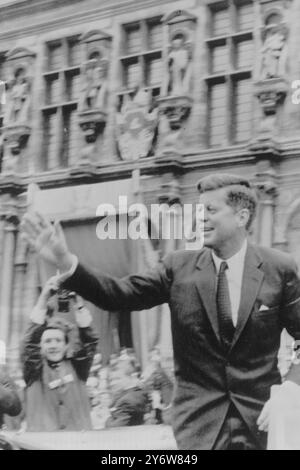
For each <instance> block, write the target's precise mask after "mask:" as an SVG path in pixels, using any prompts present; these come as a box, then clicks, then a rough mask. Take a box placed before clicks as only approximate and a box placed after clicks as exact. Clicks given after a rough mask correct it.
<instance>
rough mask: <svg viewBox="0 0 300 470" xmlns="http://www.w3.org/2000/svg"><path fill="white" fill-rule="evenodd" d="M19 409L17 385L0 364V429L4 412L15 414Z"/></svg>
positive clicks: (19, 411)
mask: <svg viewBox="0 0 300 470" xmlns="http://www.w3.org/2000/svg"><path fill="white" fill-rule="evenodd" d="M21 411H22V405H21V401H20V398H19V396H18V393H17V387H16V386H15V384H14V383H13V381H12V380H11V379H10V377H9V375H8V374H7V371H6V367H5V366H3V365H0V429H1V427H2V425H3V420H4V414H7V415H9V416H17V415H18V414H20V413H21ZM0 448H1V446H0Z"/></svg>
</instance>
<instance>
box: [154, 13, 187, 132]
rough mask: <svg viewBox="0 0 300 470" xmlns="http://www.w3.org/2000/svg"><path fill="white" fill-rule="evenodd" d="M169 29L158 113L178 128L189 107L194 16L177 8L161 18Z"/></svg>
mask: <svg viewBox="0 0 300 470" xmlns="http://www.w3.org/2000/svg"><path fill="white" fill-rule="evenodd" d="M162 22H163V24H164V26H165V27H166V28H167V31H168V42H169V44H168V51H167V54H166V59H165V70H166V74H165V79H164V82H163V85H162V93H161V98H160V99H159V100H158V103H159V108H160V112H161V113H163V114H165V115H166V116H167V118H168V121H169V124H170V129H171V130H178V129H180V128H181V127H182V124H183V122H184V120H185V119H186V118H187V117H188V115H189V112H190V110H191V107H192V98H191V87H192V66H193V49H194V43H195V29H196V17H195V16H194V15H192V14H190V13H189V12H187V11H185V10H176V11H174V12H172V13H171V14H169V15H167V16H165V17H164V18H163V19H162Z"/></svg>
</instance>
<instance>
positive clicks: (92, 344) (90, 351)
mask: <svg viewBox="0 0 300 470" xmlns="http://www.w3.org/2000/svg"><path fill="white" fill-rule="evenodd" d="M78 331H79V339H80V346H81V347H80V349H79V350H78V351H76V353H75V354H74V356H73V357H72V363H73V366H74V368H75V370H76V373H77V375H78V377H79V378H80V379H81V380H83V381H84V382H85V381H86V380H87V379H88V376H89V373H90V368H91V366H92V363H93V358H94V355H95V352H96V348H97V343H98V339H99V338H98V336H97V335H96V333H95V331H94V330H93V328H92V327H90V326H89V327H87V328H78Z"/></svg>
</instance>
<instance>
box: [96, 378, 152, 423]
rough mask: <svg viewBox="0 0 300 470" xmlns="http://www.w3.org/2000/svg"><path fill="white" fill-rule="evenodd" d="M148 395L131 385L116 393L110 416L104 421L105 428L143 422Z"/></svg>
mask: <svg viewBox="0 0 300 470" xmlns="http://www.w3.org/2000/svg"><path fill="white" fill-rule="evenodd" d="M147 404H148V397H147V393H146V392H145V390H142V389H141V388H139V387H133V388H130V389H128V390H122V391H121V392H120V393H118V396H117V397H115V399H114V401H113V403H112V409H111V416H110V417H109V418H108V420H107V421H106V423H105V427H106V428H113V427H119V426H138V425H140V424H144V414H145V413H146V411H147Z"/></svg>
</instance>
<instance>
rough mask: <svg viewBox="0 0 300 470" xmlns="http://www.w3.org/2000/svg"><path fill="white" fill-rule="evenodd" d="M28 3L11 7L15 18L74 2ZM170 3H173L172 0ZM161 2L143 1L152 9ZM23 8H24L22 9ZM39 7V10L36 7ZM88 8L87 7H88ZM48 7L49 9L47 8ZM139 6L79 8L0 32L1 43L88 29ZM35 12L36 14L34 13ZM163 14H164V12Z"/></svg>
mask: <svg viewBox="0 0 300 470" xmlns="http://www.w3.org/2000/svg"><path fill="white" fill-rule="evenodd" d="M81 2H82V0H76V3H81ZM25 3H27V2H26V1H21V2H20V6H19V5H18V4H13V5H11V6H10V8H11V9H12V13H13V17H14V18H16V19H17V18H18V17H19V16H22V15H25V14H32V16H33V15H34V13H35V12H37V11H39V10H41V11H45V9H46V10H50V9H51V7H55V6H56V7H57V5H58V4H59V6H60V7H64V6H68V4H70V5H71V4H72V3H74V2H72V0H68V2H67V5H62V3H61V1H59V0H48V1H46V0H44V1H43V0H42V1H39V0H32V1H29V2H28V5H25ZM169 3H172V2H171V0H170V2H169ZM40 5H41V6H43V5H44V8H42V7H41V8H40ZM159 5H160V2H159V0H143V8H145V9H146V8H151V7H154V6H159ZM21 6H22V8H21ZM35 6H37V8H36V7H35ZM86 6H87V5H86ZM47 7H48V8H47ZM5 8H9V7H4V8H3V9H1V7H0V14H1V16H2V18H3V19H5V18H7V16H6V14H5ZM136 9H137V5H136V1H134V0H127V1H124V2H121V3H120V2H118V1H115V2H114V3H113V1H110V2H107V3H106V2H105V4H102V5H100V6H98V7H95V8H91V9H90V10H87V11H86V10H84V9H83V10H80V8H77V11H76V12H75V13H72V12H68V14H66V15H65V16H61V15H59V14H58V16H57V17H56V18H53V19H50V20H48V21H45V22H43V23H42V22H37V24H32V25H30V26H28V27H24V26H23V27H19V28H13V29H11V30H8V31H3V32H0V41H2V40H9V39H14V38H15V39H18V38H19V37H21V36H22V37H24V36H30V35H37V34H44V33H45V32H47V31H52V30H59V28H65V27H70V26H76V25H83V27H84V28H85V27H86V24H88V23H89V22H91V21H95V20H97V19H105V18H113V17H116V16H119V15H122V14H124V13H131V12H136ZM33 12H34V13H33ZM162 13H163V12H162Z"/></svg>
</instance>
